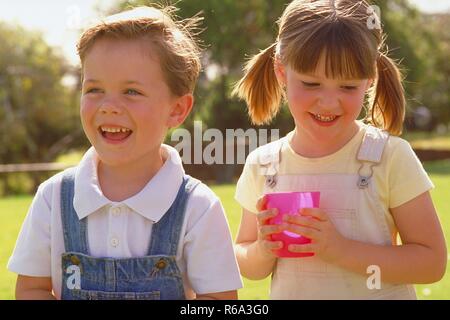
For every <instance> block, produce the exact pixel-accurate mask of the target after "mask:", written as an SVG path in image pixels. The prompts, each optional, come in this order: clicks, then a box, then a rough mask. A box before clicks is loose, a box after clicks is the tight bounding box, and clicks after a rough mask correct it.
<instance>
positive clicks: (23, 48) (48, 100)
mask: <svg viewBox="0 0 450 320" xmlns="http://www.w3.org/2000/svg"><path fill="white" fill-rule="evenodd" d="M0 43H1V44H2V45H1V46H0V123H1V126H0V145H1V146H2V148H1V149H0V163H33V162H48V161H52V160H53V159H54V158H55V157H56V156H57V155H58V153H59V152H61V148H60V145H61V143H59V144H58V142H60V141H61V139H62V138H64V137H67V135H69V134H74V133H77V132H79V131H80V129H79V127H80V126H79V122H78V118H77V117H78V108H77V103H75V101H76V100H77V98H76V96H77V95H76V94H74V93H73V91H71V90H70V89H69V88H67V87H65V86H64V85H63V84H62V78H63V77H64V75H66V73H67V72H68V71H69V68H68V66H67V65H66V62H65V60H64V59H63V57H62V56H60V55H59V54H58V53H57V52H55V49H53V48H52V47H50V46H49V45H47V44H46V42H45V41H44V40H43V38H42V35H41V34H39V33H34V32H31V31H27V30H24V29H22V28H20V27H15V26H10V25H7V24H3V23H0ZM66 140H67V138H66ZM34 177H36V176H35V175H34ZM37 180H39V179H38V178H36V181H37ZM0 184H1V185H2V188H3V191H4V192H8V190H9V191H11V190H10V189H11V186H10V185H9V183H8V179H6V178H5V177H3V176H0Z"/></svg>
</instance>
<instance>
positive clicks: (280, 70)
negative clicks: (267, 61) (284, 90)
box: [273, 55, 286, 87]
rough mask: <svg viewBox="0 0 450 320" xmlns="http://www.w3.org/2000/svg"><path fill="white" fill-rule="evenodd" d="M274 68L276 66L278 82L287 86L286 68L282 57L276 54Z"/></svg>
mask: <svg viewBox="0 0 450 320" xmlns="http://www.w3.org/2000/svg"><path fill="white" fill-rule="evenodd" d="M273 68H274V71H275V75H276V77H277V80H278V83H279V84H280V86H282V87H285V86H286V68H285V67H284V65H283V64H282V63H281V60H280V58H279V57H278V56H276V55H275V58H274V63H273Z"/></svg>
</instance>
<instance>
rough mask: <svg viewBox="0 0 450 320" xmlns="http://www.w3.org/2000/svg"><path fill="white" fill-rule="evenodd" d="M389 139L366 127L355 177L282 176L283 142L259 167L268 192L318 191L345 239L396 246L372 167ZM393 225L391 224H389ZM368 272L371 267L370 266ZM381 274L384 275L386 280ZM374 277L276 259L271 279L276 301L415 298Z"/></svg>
mask: <svg viewBox="0 0 450 320" xmlns="http://www.w3.org/2000/svg"><path fill="white" fill-rule="evenodd" d="M388 138H389V134H388V133H387V132H385V131H382V130H379V129H377V128H375V127H371V126H367V128H366V132H365V135H364V138H363V141H362V143H361V146H360V149H359V152H358V154H357V155H356V160H357V161H358V163H359V165H360V167H359V170H358V171H357V172H354V173H352V174H343V173H336V174H314V175H290V174H286V175H281V174H278V170H279V164H280V162H281V161H283V159H281V148H282V145H283V143H289V142H288V141H287V138H286V137H285V138H282V139H280V140H278V141H276V142H274V143H271V144H268V145H265V146H263V147H262V148H263V149H262V152H261V156H260V159H259V163H260V166H261V169H262V170H263V174H264V175H265V177H266V184H265V187H264V191H263V192H264V193H269V192H286V191H320V192H321V195H320V206H319V207H320V208H321V209H323V210H324V211H325V212H326V213H327V215H328V216H329V218H330V220H332V222H333V224H334V225H335V227H336V229H337V230H338V231H339V232H340V233H341V234H342V235H343V236H345V237H347V238H349V239H353V240H356V241H361V242H365V243H372V244H377V245H385V246H390V245H393V239H392V234H391V230H390V228H389V224H388V220H390V219H392V216H391V215H390V213H389V211H388V209H387V208H385V207H384V206H383V204H382V203H381V200H380V198H379V196H378V192H377V190H376V185H375V183H373V181H372V179H371V178H372V174H373V170H374V167H375V166H376V165H377V164H379V163H380V162H381V160H382V153H383V150H384V147H385V144H386V142H387V140H388ZM391 222H392V220H391ZM368 267H369V266H368ZM382 273H383V270H381V279H382ZM369 276H370V274H368V275H367V276H362V275H359V274H356V273H353V272H350V271H347V270H345V269H343V268H340V267H338V266H335V265H333V264H329V263H327V262H325V261H323V260H321V259H320V258H318V257H316V256H313V257H307V258H278V259H277V264H276V267H275V270H274V272H273V274H272V277H273V278H272V284H271V293H270V296H271V298H272V299H288V300H289V299H416V294H415V290H414V287H413V286H412V285H405V284H400V285H398V284H391V283H385V282H381V286H380V287H379V288H373V287H371V286H369V285H368V279H369Z"/></svg>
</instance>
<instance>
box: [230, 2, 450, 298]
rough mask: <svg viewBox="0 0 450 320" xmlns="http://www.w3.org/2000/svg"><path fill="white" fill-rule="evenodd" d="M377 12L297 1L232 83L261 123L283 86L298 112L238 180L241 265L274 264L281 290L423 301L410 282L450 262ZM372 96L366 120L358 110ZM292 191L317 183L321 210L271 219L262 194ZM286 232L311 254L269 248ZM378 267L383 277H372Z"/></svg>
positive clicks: (296, 248)
mask: <svg viewBox="0 0 450 320" xmlns="http://www.w3.org/2000/svg"><path fill="white" fill-rule="evenodd" d="M371 12H373V10H371V8H370V7H369V5H368V3H367V2H366V1H355V0H352V1H350V0H337V1H330V0H326V1H325V0H324V1H311V0H296V1H293V2H291V3H290V4H289V5H288V6H287V8H286V9H285V11H284V13H283V15H282V17H281V19H280V22H279V33H278V37H277V40H276V42H275V43H273V44H272V45H270V46H269V47H268V48H267V49H265V50H264V51H262V52H261V53H259V54H257V55H256V56H254V57H253V58H252V59H251V60H250V61H249V62H248V64H247V66H246V69H245V71H246V72H245V75H244V77H243V78H242V79H241V81H240V82H239V83H238V84H237V86H236V88H235V91H234V93H235V94H237V95H238V96H239V97H241V98H243V99H245V100H246V102H247V104H248V109H249V114H250V116H251V119H252V120H253V122H254V123H256V124H261V123H266V122H269V121H270V120H271V119H272V118H273V117H274V116H275V114H276V113H277V112H278V110H279V105H280V100H281V97H282V96H284V97H285V98H286V99H287V103H288V106H289V110H290V112H291V114H292V116H293V118H294V122H295V129H294V130H293V131H292V132H290V133H289V134H288V135H287V136H285V137H284V138H282V139H280V140H279V141H275V142H272V143H270V144H268V145H265V146H262V147H260V148H258V149H256V150H255V151H254V152H252V153H251V154H250V155H249V157H248V158H247V161H246V165H245V167H244V170H243V173H242V175H241V177H240V179H239V181H238V184H237V189H236V199H237V201H238V202H239V203H240V204H241V206H242V207H243V213H242V220H241V225H240V228H239V232H238V236H237V239H236V254H237V259H238V263H239V266H240V271H241V274H242V275H244V276H245V277H247V278H250V279H262V278H265V277H267V276H268V275H270V274H272V284H271V298H273V299H416V295H415V291H414V288H413V286H412V285H410V284H412V283H431V282H435V281H438V280H439V279H441V278H442V276H443V274H444V272H445V268H446V261H447V251H446V245H445V240H444V236H443V233H442V229H441V226H440V223H439V220H438V217H437V214H436V211H435V208H434V206H433V203H432V200H431V197H430V193H429V190H430V189H431V188H432V187H433V185H432V183H431V181H430V179H429V178H428V176H427V174H426V172H425V171H424V169H423V167H422V165H421V163H420V162H419V160H418V159H417V157H416V155H415V154H414V152H413V151H412V149H411V147H410V146H409V144H408V143H407V142H406V141H405V140H402V139H401V138H399V137H397V136H398V135H400V134H401V132H402V122H403V119H404V113H405V99H404V94H403V88H402V83H401V75H400V72H399V69H398V68H397V66H396V64H395V63H394V62H393V60H391V59H390V58H389V57H387V55H386V54H385V53H383V51H382V47H383V33H382V31H381V30H380V29H377V28H376V27H374V24H373V21H374V18H376V17H375V16H374V15H373V14H372V13H371ZM375 26H376V24H375ZM366 94H367V95H368V96H367V98H368V99H367V101H368V105H367V108H366V109H367V110H366V117H365V120H366V121H365V123H364V122H362V121H359V120H357V119H358V116H359V114H360V112H361V110H362V108H363V105H364V102H365V95H366ZM285 191H320V192H321V197H320V198H321V203H320V209H304V210H302V211H301V212H300V214H299V215H296V216H290V217H289V218H286V219H284V223H283V224H282V225H269V224H268V219H270V218H271V217H274V216H275V215H276V210H263V208H264V202H265V198H264V197H261V196H262V195H264V194H265V193H270V192H285ZM311 217H313V218H315V219H311ZM283 230H286V231H289V232H293V233H296V234H299V235H302V236H306V237H308V238H310V239H312V242H311V243H310V244H305V245H292V244H291V245H289V246H288V250H289V251H291V252H314V254H315V255H314V256H313V257H303V258H295V259H292V258H277V257H276V256H275V255H274V253H273V250H275V249H280V248H281V247H282V246H283V243H282V242H277V241H270V240H269V239H270V237H269V236H270V235H271V234H274V233H278V232H280V231H283ZM397 234H399V235H400V238H401V244H399V243H397V242H396V239H397ZM372 270H375V273H374V274H372V273H370V274H368V272H373V271H372ZM372 276H375V277H378V278H379V276H381V282H380V283H379V284H378V285H377V281H375V285H372V284H373V283H372V282H371V281H368V280H373V279H374V278H372V279H371V277H372ZM375 279H376V278H375Z"/></svg>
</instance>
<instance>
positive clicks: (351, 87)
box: [342, 86, 358, 90]
mask: <svg viewBox="0 0 450 320" xmlns="http://www.w3.org/2000/svg"><path fill="white" fill-rule="evenodd" d="M342 88H343V89H345V90H355V89H356V88H358V87H355V86H342Z"/></svg>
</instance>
